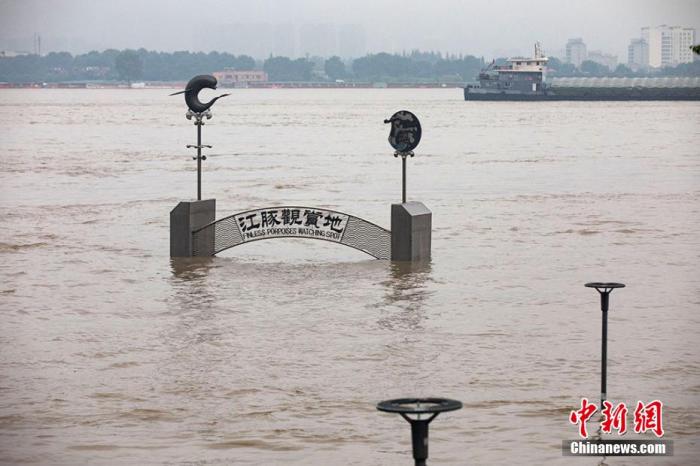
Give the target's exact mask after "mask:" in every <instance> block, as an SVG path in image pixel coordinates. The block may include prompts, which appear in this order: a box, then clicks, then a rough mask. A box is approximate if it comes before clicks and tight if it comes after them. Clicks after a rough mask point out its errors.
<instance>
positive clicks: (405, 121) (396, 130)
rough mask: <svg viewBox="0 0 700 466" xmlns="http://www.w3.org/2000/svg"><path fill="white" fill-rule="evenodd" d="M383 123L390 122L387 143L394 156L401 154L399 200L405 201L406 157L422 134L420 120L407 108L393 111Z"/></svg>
mask: <svg viewBox="0 0 700 466" xmlns="http://www.w3.org/2000/svg"><path fill="white" fill-rule="evenodd" d="M384 123H391V131H390V132H389V144H391V147H393V148H394V150H395V151H396V152H394V157H399V156H401V169H402V177H401V181H402V182H401V187H402V189H401V202H402V203H404V204H405V203H406V157H408V156H411V157H413V156H414V155H415V154H414V153H413V149H415V148H416V147H417V146H418V143H419V142H420V137H421V134H422V130H421V126H420V121H418V117H416V116H415V115H414V114H413V113H411V112H409V111H408V110H400V111H398V112H396V113H394V114H393V115H392V116H391V118H389V119H388V120H384Z"/></svg>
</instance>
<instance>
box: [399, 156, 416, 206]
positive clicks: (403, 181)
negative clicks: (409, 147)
mask: <svg viewBox="0 0 700 466" xmlns="http://www.w3.org/2000/svg"><path fill="white" fill-rule="evenodd" d="M415 155H416V154H414V153H413V151H408V152H398V151H396V152H394V157H399V156H401V202H402V203H403V204H405V203H406V158H408V157H409V156H410V157H413V156H415Z"/></svg>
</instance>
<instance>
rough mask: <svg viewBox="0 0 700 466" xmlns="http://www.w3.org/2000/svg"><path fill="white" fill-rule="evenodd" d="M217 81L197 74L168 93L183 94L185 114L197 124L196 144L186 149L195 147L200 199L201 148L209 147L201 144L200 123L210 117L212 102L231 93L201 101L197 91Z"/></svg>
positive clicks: (210, 86)
mask: <svg viewBox="0 0 700 466" xmlns="http://www.w3.org/2000/svg"><path fill="white" fill-rule="evenodd" d="M216 85H217V81H216V78H215V77H214V76H211V75H206V74H202V75H198V76H195V77H194V78H192V79H190V80H189V82H188V83H187V86H186V87H185V89H184V90H182V91H179V92H175V93H173V94H170V95H178V94H185V103H186V104H187V107H188V108H189V110H188V111H187V113H186V114H185V116H186V117H187V119H188V120H191V119H192V118H194V124H195V126H197V145H194V144H188V145H187V148H188V149H197V156H196V157H192V160H196V161H197V200H198V201H201V200H202V161H203V160H206V159H207V157H206V156H205V155H202V149H203V148H205V147H206V148H208V149H211V146H210V145H206V144H202V125H204V119H205V118H206V119H207V120H210V119H211V116H212V115H211V111H210V108H211V106H212V105H214V102H216V101H217V100H219V99H220V98H222V97H226V96H227V95H231V94H222V95H220V96H218V97H214V98H213V99H211V100H210V101H209V102H201V101H200V100H199V91H201V90H202V89H204V88H207V89H216Z"/></svg>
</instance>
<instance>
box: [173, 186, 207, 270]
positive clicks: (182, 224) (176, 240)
mask: <svg viewBox="0 0 700 466" xmlns="http://www.w3.org/2000/svg"><path fill="white" fill-rule="evenodd" d="M214 220H216V199H205V200H203V201H183V202H180V203H179V204H178V205H177V206H176V207H175V208H174V209H173V210H171V211H170V257H193V256H194V255H195V254H194V249H193V245H192V231H193V230H196V229H197V228H200V227H203V226H204V225H206V224H207V223H211V222H213V221H214ZM207 243H211V248H207V249H208V251H199V254H197V255H198V256H211V255H213V251H214V232H213V231H212V232H211V241H207Z"/></svg>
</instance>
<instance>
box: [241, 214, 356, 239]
mask: <svg viewBox="0 0 700 466" xmlns="http://www.w3.org/2000/svg"><path fill="white" fill-rule="evenodd" d="M347 224H348V216H347V215H344V214H341V213H339V212H334V211H332V210H324V209H317V208H313V207H279V208H275V207H273V208H267V209H257V210H250V211H248V212H243V213H241V214H237V215H236V225H237V226H238V230H239V231H240V233H241V237H242V238H243V242H246V241H255V240H258V239H263V238H265V239H267V238H289V237H299V238H314V239H325V240H328V241H334V242H336V243H339V242H340V240H341V239H343V233H344V232H345V227H346V226H347Z"/></svg>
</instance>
